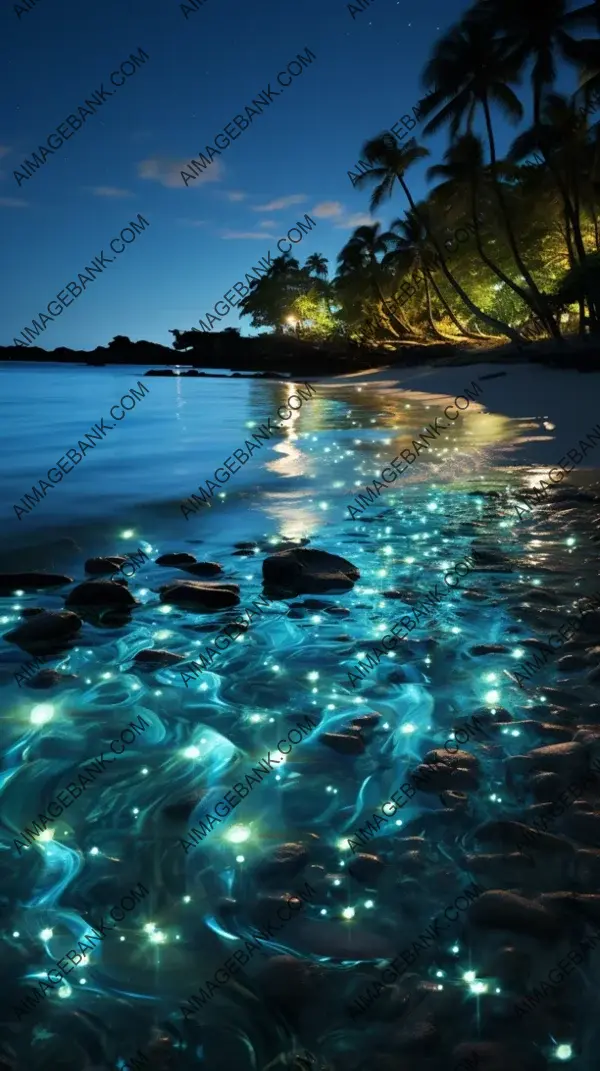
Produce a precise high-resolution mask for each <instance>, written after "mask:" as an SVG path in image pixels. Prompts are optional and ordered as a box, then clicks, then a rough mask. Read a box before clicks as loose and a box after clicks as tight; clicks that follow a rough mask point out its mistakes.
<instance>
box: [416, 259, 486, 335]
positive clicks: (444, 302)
mask: <svg viewBox="0 0 600 1071" xmlns="http://www.w3.org/2000/svg"><path fill="white" fill-rule="evenodd" d="M425 271H427V272H429V281H430V283H431V285H432V287H433V289H434V292H435V295H436V297H437V299H438V301H439V303H440V305H441V306H442V308H443V309H445V311H446V312H447V314H448V316H449V318H450V320H451V321H452V323H453V324H454V326H455V327H456V328H457V329H458V330H459V331H460V333H461V335H464V337H465V338H472V339H477V341H481V335H475V334H473V332H472V331H469V328H468V327H465V326H464V324H462V323H461V322H460V320H459V319H458V317H457V316H456V314H455V313H454V311H453V310H452V307H451V305H449V304H448V302H447V300H446V298H445V297H444V295H443V294H442V291H441V290H440V288H439V286H438V284H437V283H436V281H435V279H434V278H433V275H432V274H431V271H430V269H429V268H426V269H425Z"/></svg>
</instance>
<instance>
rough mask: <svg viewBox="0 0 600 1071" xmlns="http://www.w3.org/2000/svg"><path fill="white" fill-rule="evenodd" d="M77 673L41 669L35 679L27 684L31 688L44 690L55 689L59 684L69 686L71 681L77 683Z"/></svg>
mask: <svg viewBox="0 0 600 1071" xmlns="http://www.w3.org/2000/svg"><path fill="white" fill-rule="evenodd" d="M77 680H79V677H78V676H77V674H76V673H58V672H57V670H55V669H41V670H40V672H39V673H36V675H35V677H32V678H31V680H29V681H26V682H25V683H26V684H27V685H28V686H29V687H30V688H37V689H39V690H40V691H41V690H42V689H47V688H54V687H55V686H56V685H58V684H67V683H68V682H69V681H77Z"/></svg>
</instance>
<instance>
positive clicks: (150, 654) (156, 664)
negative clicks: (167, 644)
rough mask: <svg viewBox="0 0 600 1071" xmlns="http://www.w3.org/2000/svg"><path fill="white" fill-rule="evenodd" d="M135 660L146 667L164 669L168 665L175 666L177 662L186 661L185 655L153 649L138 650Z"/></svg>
mask: <svg viewBox="0 0 600 1071" xmlns="http://www.w3.org/2000/svg"><path fill="white" fill-rule="evenodd" d="M133 661H134V662H135V664H136V665H137V666H139V667H140V668H142V669H144V668H146V669H163V668H165V667H166V666H174V665H176V664H177V662H185V661H186V659H185V657H184V655H178V654H175V653H174V652H173V651H160V650H152V649H150V648H148V649H146V650H144V651H138V653H137V654H136V655H135V657H134V659H133Z"/></svg>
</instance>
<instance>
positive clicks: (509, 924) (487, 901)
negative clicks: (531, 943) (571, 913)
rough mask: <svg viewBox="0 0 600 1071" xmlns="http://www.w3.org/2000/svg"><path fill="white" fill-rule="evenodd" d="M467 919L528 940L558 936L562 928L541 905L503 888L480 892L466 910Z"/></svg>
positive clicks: (552, 915)
mask: <svg viewBox="0 0 600 1071" xmlns="http://www.w3.org/2000/svg"><path fill="white" fill-rule="evenodd" d="M469 920H470V921H471V922H472V923H474V924H475V925H477V926H482V927H485V928H486V929H490V930H510V931H511V932H512V933H524V934H528V935H529V936H531V937H558V936H559V935H560V933H561V930H562V928H563V927H562V924H561V921H560V919H559V918H558V917H557V916H556V915H554V914H553V913H552V912H551V911H548V910H547V909H546V908H545V907H543V906H542V905H541V904H540V903H537V902H536V901H535V900H526V899H525V897H524V896H518V895H517V893H512V892H505V891H504V890H503V889H501V890H491V891H488V892H483V893H481V896H478V897H477V900H474V901H473V903H472V904H471V906H470V908H469Z"/></svg>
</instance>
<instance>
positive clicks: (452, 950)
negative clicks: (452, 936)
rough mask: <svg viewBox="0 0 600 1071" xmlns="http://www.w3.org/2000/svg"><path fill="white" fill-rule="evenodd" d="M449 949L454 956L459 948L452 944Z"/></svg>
mask: <svg viewBox="0 0 600 1071" xmlns="http://www.w3.org/2000/svg"><path fill="white" fill-rule="evenodd" d="M450 951H451V952H453V953H454V955H455V956H457V955H458V953H459V951H460V950H459V947H458V945H452V948H451V949H450Z"/></svg>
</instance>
